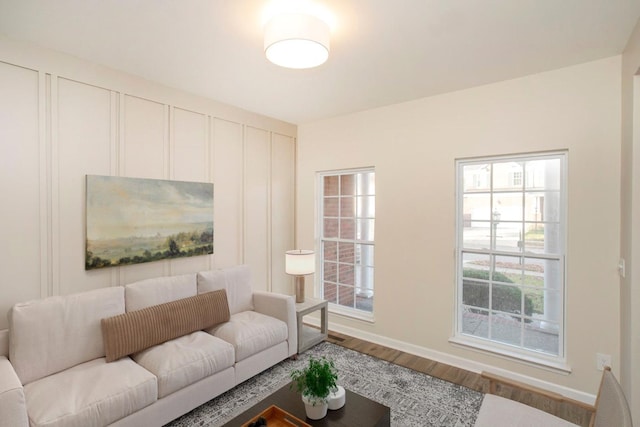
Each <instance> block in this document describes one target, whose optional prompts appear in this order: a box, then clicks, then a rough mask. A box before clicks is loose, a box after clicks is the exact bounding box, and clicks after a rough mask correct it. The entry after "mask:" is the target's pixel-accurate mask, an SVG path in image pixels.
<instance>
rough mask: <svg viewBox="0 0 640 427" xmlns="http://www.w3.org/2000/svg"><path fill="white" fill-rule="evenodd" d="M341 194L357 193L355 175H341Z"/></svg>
mask: <svg viewBox="0 0 640 427" xmlns="http://www.w3.org/2000/svg"><path fill="white" fill-rule="evenodd" d="M340 194H342V195H343V196H354V195H355V194H356V179H355V176H354V175H352V174H349V175H340Z"/></svg>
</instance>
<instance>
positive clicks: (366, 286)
mask: <svg viewBox="0 0 640 427" xmlns="http://www.w3.org/2000/svg"><path fill="white" fill-rule="evenodd" d="M356 284H357V286H356V287H357V291H358V295H365V296H369V297H371V296H373V268H372V267H367V266H363V265H360V266H357V267H356Z"/></svg>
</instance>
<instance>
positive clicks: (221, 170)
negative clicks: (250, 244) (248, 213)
mask: <svg viewBox="0 0 640 427" xmlns="http://www.w3.org/2000/svg"><path fill="white" fill-rule="evenodd" d="M212 129H213V130H212V133H213V138H212V142H211V145H212V149H211V151H212V153H213V171H212V172H213V173H212V176H213V193H214V194H213V233H214V236H213V240H214V242H213V259H214V266H215V267H216V268H223V267H230V266H233V265H237V264H241V263H242V262H243V256H242V248H243V245H242V241H243V215H244V211H243V206H244V199H243V194H244V193H243V157H244V150H243V142H242V135H243V126H242V125H241V124H240V123H234V122H230V121H227V120H221V119H216V118H214V119H212ZM254 274H255V273H254Z"/></svg>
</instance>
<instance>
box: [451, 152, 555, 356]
mask: <svg viewBox="0 0 640 427" xmlns="http://www.w3.org/2000/svg"><path fill="white" fill-rule="evenodd" d="M565 174H566V154H565V153H554V154H544V155H532V156H516V157H499V158H485V159H473V160H459V161H458V162H457V180H458V182H457V188H458V192H457V204H458V208H457V221H456V224H457V225H456V226H457V236H458V237H457V239H458V243H457V304H456V306H457V313H456V315H457V316H456V337H455V338H454V339H453V341H454V342H460V343H464V344H466V345H471V346H474V347H479V348H483V349H486V350H490V351H494V352H499V353H502V354H507V355H510V356H515V357H519V358H522V359H526V360H530V361H534V362H537V363H543V364H547V365H551V366H554V365H555V366H563V362H564V307H565V305H564V295H565V292H564V283H565V276H564V267H565V230H566V205H565V199H566V194H565V193H566V191H565V182H566V179H565ZM478 175H483V176H484V178H481V179H479V178H478ZM478 182H483V183H485V185H484V186H480V187H479V186H478V185H477V184H478Z"/></svg>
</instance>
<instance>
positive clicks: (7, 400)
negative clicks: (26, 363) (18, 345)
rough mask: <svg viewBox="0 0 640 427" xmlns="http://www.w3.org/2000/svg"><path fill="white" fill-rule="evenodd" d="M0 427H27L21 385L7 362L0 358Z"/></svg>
mask: <svg viewBox="0 0 640 427" xmlns="http://www.w3.org/2000/svg"><path fill="white" fill-rule="evenodd" d="M0 414H2V416H0V427H22V426H24V427H28V426H29V417H28V415H27V402H26V399H25V397H24V389H23V388H22V383H21V382H20V379H19V378H18V375H17V374H16V371H15V370H14V369H13V366H11V363H9V360H8V359H7V358H6V357H4V356H0Z"/></svg>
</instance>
